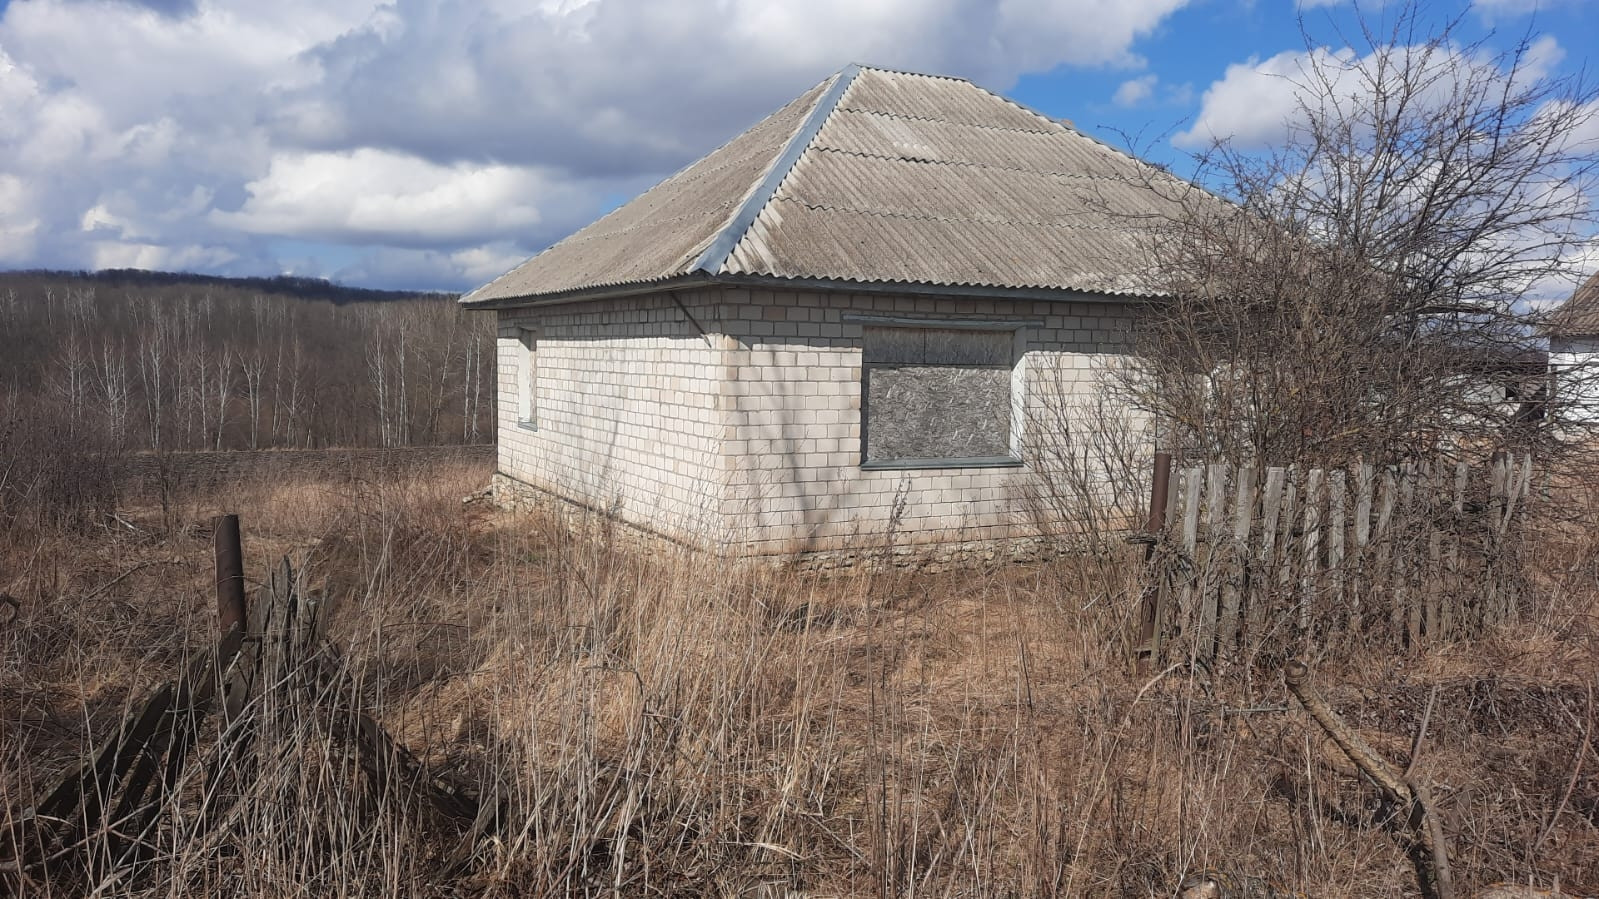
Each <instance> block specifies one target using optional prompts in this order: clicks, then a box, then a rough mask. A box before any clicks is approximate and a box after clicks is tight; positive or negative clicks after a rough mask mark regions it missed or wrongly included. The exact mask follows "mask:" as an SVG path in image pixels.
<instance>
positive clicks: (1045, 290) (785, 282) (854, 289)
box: [460, 272, 1161, 309]
mask: <svg viewBox="0 0 1599 899" xmlns="http://www.w3.org/2000/svg"><path fill="white" fill-rule="evenodd" d="M712 286H721V287H750V288H760V289H774V290H814V291H827V292H830V293H886V294H896V295H899V296H928V297H957V298H962V299H994V300H1039V301H1043V302H1063V301H1072V300H1076V301H1079V302H1080V301H1082V300H1084V299H1088V300H1091V301H1092V302H1099V303H1128V304H1140V303H1154V302H1159V301H1160V300H1161V297H1159V296H1157V295H1152V294H1139V293H1109V292H1105V291H1095V290H1082V289H1077V288H1065V287H1004V286H997V285H986V284H936V283H927V282H913V281H851V280H848V279H842V278H785V277H782V276H779V275H745V274H720V275H708V274H705V273H703V272H695V273H691V274H687V275H679V276H676V277H672V278H661V279H657V280H654V281H644V282H638V283H632V284H613V285H608V286H604V287H583V288H577V289H574V290H563V291H556V292H552V293H540V294H525V295H522V296H514V297H496V298H493V299H485V300H469V299H467V298H465V297H463V298H462V299H461V301H460V302H461V305H462V306H463V307H465V308H467V309H524V308H529V307H535V306H555V305H561V304H565V303H587V302H594V301H596V300H610V299H618V298H621V297H632V296H640V295H642V294H649V293H672V292H676V291H680V290H692V289H694V288H699V287H712Z"/></svg>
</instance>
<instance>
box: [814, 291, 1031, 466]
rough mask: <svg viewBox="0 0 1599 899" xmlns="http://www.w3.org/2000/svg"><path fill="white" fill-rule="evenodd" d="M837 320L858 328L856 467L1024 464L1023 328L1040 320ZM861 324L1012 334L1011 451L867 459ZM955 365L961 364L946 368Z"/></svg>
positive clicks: (866, 373)
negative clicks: (994, 454) (956, 455)
mask: <svg viewBox="0 0 1599 899" xmlns="http://www.w3.org/2000/svg"><path fill="white" fill-rule="evenodd" d="M842 320H843V321H844V322H845V323H846V324H852V325H859V326H860V327H861V365H860V381H859V385H858V386H859V389H860V397H861V403H860V406H861V409H860V411H861V419H860V424H861V428H860V431H861V438H860V439H861V444H860V457H859V467H860V468H861V470H863V471H909V470H915V469H941V468H942V469H959V468H968V469H982V468H1020V467H1021V466H1023V465H1025V464H1026V460H1025V458H1024V457H1023V455H1022V445H1023V440H1022V425H1023V422H1024V420H1025V418H1026V416H1025V415H1023V410H1024V408H1025V401H1026V393H1025V390H1024V387H1025V385H1026V380H1027V379H1026V366H1025V363H1026V358H1027V333H1026V332H1027V330H1028V329H1029V328H1039V327H1042V326H1043V322H1041V321H1037V320H1032V319H1011V318H1005V319H987V318H984V319H975V318H904V317H898V316H879V315H856V314H845V315H844V316H842ZM866 328H905V329H916V328H919V329H924V330H941V331H987V332H1010V333H1011V357H1010V441H1009V442H1010V452H1009V453H1007V454H1005V455H1003V456H967V457H949V458H927V459H920V458H911V459H880V460H876V461H869V460H868V459H867V452H868V450H869V447H870V445H871V444H870V442H869V441H870V440H871V401H870V397H869V396H868V388H867V381H868V378H869V367H870V364H869V363H867V361H866V347H865V329H866ZM949 367H951V368H959V367H963V366H949Z"/></svg>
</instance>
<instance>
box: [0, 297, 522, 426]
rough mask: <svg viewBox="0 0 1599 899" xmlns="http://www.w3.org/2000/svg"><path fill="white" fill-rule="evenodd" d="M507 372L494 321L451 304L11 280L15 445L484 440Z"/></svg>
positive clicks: (4, 370)
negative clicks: (499, 367)
mask: <svg viewBox="0 0 1599 899" xmlns="http://www.w3.org/2000/svg"><path fill="white" fill-rule="evenodd" d="M493 374H494V333H493V323H492V321H491V320H490V319H489V317H487V316H482V315H475V314H470V313H467V312H464V311H462V310H461V309H460V308H459V306H458V305H457V304H456V303H455V302H453V298H452V297H449V296H447V295H442V294H401V293H391V292H386V291H368V290H358V289H351V288H342V287H338V286H337V285H331V284H328V283H327V282H324V281H316V280H311V279H293V278H290V279H250V280H247V281H230V280H228V279H221V278H212V277H203V276H188V275H170V274H164V273H151V272H102V273H98V274H83V273H51V272H14V273H6V274H0V432H3V431H11V432H13V436H14V437H15V436H16V433H15V432H17V431H19V430H21V431H27V430H38V429H43V430H48V431H50V432H51V433H53V434H56V435H58V436H59V437H65V438H67V439H69V440H71V441H72V442H73V444H74V445H75V446H78V447H89V446H93V447H95V448H96V449H98V450H102V451H111V452H138V451H178V450H202V449H207V450H223V449H265V448H277V447H327V446H410V445H424V444H451V443H481V442H485V441H490V440H492V439H493V436H494V434H493V428H494V377H493ZM3 442H4V441H0V443H3Z"/></svg>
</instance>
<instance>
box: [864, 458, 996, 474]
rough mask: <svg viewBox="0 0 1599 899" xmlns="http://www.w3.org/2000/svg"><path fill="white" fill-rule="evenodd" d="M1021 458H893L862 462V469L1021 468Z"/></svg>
mask: <svg viewBox="0 0 1599 899" xmlns="http://www.w3.org/2000/svg"><path fill="white" fill-rule="evenodd" d="M1022 464H1023V463H1022V460H1020V459H1017V458H1015V457H1013V456H981V457H978V458H975V459H893V460H889V461H882V462H862V463H861V470H862V471H908V470H913V469H918V468H1021V467H1022Z"/></svg>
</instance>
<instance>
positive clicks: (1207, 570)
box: [1195, 462, 1229, 657]
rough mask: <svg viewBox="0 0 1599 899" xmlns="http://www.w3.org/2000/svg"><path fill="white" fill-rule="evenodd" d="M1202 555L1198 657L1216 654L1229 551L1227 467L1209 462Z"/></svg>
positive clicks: (1197, 634)
mask: <svg viewBox="0 0 1599 899" xmlns="http://www.w3.org/2000/svg"><path fill="white" fill-rule="evenodd" d="M1205 500H1206V502H1207V504H1208V505H1207V506H1206V509H1205V511H1206V512H1207V513H1209V514H1207V515H1206V516H1205V553H1204V561H1203V562H1202V563H1201V569H1202V570H1203V571H1204V576H1203V577H1201V578H1200V579H1199V628H1198V631H1197V633H1196V634H1195V639H1196V640H1197V641H1198V644H1199V651H1200V654H1201V655H1204V656H1207V657H1208V656H1211V655H1213V654H1214V653H1215V643H1216V618H1217V609H1216V605H1217V602H1218V601H1219V599H1220V593H1221V589H1220V587H1221V584H1222V582H1224V581H1225V580H1226V578H1227V566H1228V564H1229V563H1228V551H1227V550H1228V547H1227V544H1226V542H1225V533H1226V528H1227V466H1226V465H1223V464H1222V463H1220V462H1212V463H1211V464H1210V465H1209V466H1207V467H1206V471H1205Z"/></svg>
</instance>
